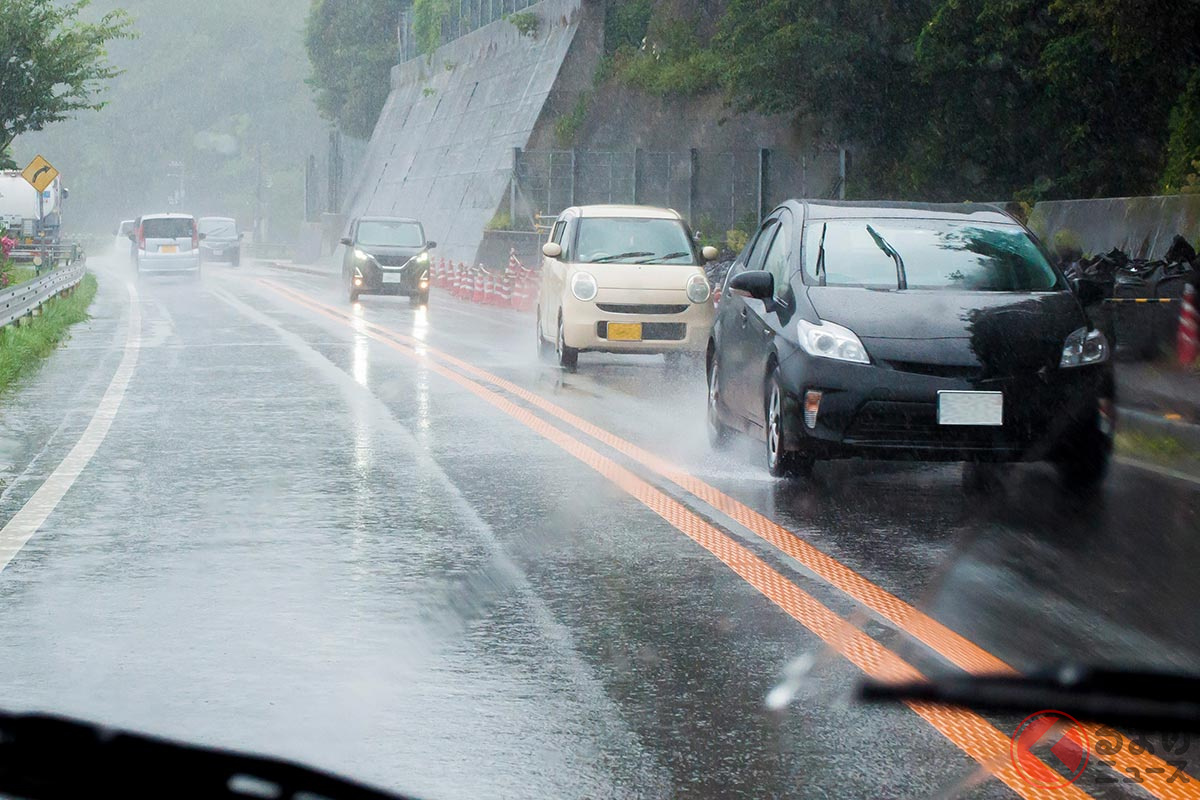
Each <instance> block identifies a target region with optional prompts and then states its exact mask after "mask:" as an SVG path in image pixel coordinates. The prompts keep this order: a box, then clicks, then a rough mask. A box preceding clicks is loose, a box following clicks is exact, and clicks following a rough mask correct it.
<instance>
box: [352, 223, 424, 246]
mask: <svg viewBox="0 0 1200 800" xmlns="http://www.w3.org/2000/svg"><path fill="white" fill-rule="evenodd" d="M358 244H361V245H365V246H367V247H371V246H375V247H420V246H421V245H423V244H425V233H424V231H422V230H421V226H420V225H418V224H417V223H415V222H391V221H387V220H363V221H362V222H360V223H358Z"/></svg>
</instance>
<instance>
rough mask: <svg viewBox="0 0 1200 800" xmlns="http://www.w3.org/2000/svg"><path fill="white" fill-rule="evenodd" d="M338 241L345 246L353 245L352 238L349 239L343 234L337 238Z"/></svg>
mask: <svg viewBox="0 0 1200 800" xmlns="http://www.w3.org/2000/svg"><path fill="white" fill-rule="evenodd" d="M338 241H340V242H341V243H342V244H344V245H346V247H353V246H354V241H353V240H352V239H351V238H350V237H349V236H343V237H342V238H341V239H339V240H338Z"/></svg>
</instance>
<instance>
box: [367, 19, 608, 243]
mask: <svg viewBox="0 0 1200 800" xmlns="http://www.w3.org/2000/svg"><path fill="white" fill-rule="evenodd" d="M528 11H529V12H531V13H534V14H537V16H538V17H539V18H540V27H539V30H538V31H537V34H536V36H522V35H521V34H520V33H519V32H518V30H517V29H516V27H515V26H513V25H512V24H511V23H508V22H505V21H500V22H494V23H491V24H490V25H486V26H484V27H482V28H480V29H478V30H476V31H473V32H471V33H469V34H467V35H466V36H463V37H462V38H460V39H456V40H455V41H453V42H451V43H449V44H447V45H445V46H443V47H441V48H439V49H438V50H437V52H436V53H434V55H433V56H432V57H431V58H429V59H426V58H417V59H414V60H412V61H408V62H406V63H404V64H401V65H400V66H398V67H396V68H395V69H394V70H393V72H392V92H391V95H390V97H389V98H388V101H387V104H386V105H385V106H384V109H383V113H382V114H381V116H380V119H379V123H378V124H377V126H376V128H375V133H374V135H373V136H372V137H371V143H370V146H369V147H368V151H367V155H366V157H365V158H364V160H363V164H362V167H361V169H360V170H359V174H358V176H357V178H356V180H355V183H354V185H353V187H352V189H351V192H350V194H349V200H348V211H349V213H350V214H351V215H352V216H357V215H361V214H394V215H398V216H412V217H417V218H419V219H421V220H422V222H424V224H425V229H426V231H427V233H428V235H429V237H430V238H431V239H434V240H436V241H437V242H438V245H439V246H438V250H437V252H436V254H435V255H437V256H444V257H445V258H448V259H453V260H454V261H465V262H471V261H473V260H474V259H475V257H476V253H477V252H478V250H479V245H480V242H481V240H482V239H483V232H484V228H485V226H486V225H487V224H488V222H489V221H490V220H491V218H492V216H493V215H494V214H495V212H496V209H497V208H498V207H499V206H500V204H501V202H502V201H503V200H504V199H505V198H506V196H507V192H508V187H509V180H510V177H511V174H512V165H513V148H515V147H521V148H524V147H526V146H527V145H528V143H529V140H530V137H531V135H532V133H533V130H534V128H535V126H536V125H537V124H538V120H539V118H541V117H542V116H543V113H544V109H545V106H546V105H547V101H548V99H549V98H551V96H552V93H555V92H562V91H563V82H562V81H560V80H559V78H560V72H562V71H563V69H564V64H566V63H567V61H568V55H569V54H571V52H572V49H573V48H572V44H573V42H574V41H575V40H576V37H577V35H578V34H579V31H580V26H581V24H582V23H584V21H585V19H587V18H588V14H586V13H585V9H584V4H583V2H582V0H542V2H539V3H536V4H534V5H533V6H530V8H529V9H528ZM598 25H599V23H598V22H595V21H593V22H591V23H589V26H588V27H589V28H595V27H597V26H598ZM592 35H594V34H592ZM584 38H587V37H584ZM574 49H575V50H576V51H577V52H576V53H575V55H573V56H572V57H571V60H572V62H577V61H578V60H579V53H578V51H579V50H580V48H574ZM583 50H584V51H593V50H594V48H583ZM596 57H597V58H598V52H597V53H596ZM574 69H577V70H582V71H583V72H586V70H585V69H584V68H583V67H581V66H579V65H578V64H576V66H575V68H574ZM594 69H595V65H594V64H593V65H592V71H594ZM568 71H574V70H568ZM556 99H558V103H556V105H559V104H561V103H562V102H563V101H562V99H560V98H556Z"/></svg>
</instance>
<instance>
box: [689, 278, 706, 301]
mask: <svg viewBox="0 0 1200 800" xmlns="http://www.w3.org/2000/svg"><path fill="white" fill-rule="evenodd" d="M687 296H688V300H691V301H692V302H693V303H703V302H705V301H707V300H708V298H709V297H710V296H712V288H711V287H709V285H708V279H707V278H705V277H704V276H703V275H700V274H696V275H693V276H692V277H690V278H688V282H687Z"/></svg>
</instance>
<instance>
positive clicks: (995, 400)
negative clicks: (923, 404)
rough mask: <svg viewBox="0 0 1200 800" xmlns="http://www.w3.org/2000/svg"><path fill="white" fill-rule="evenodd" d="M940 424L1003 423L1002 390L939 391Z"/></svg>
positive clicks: (993, 424)
mask: <svg viewBox="0 0 1200 800" xmlns="http://www.w3.org/2000/svg"><path fill="white" fill-rule="evenodd" d="M938 424H939V425H992V426H997V425H1003V424H1004V394H1003V393H1002V392H952V391H946V392H938Z"/></svg>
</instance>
